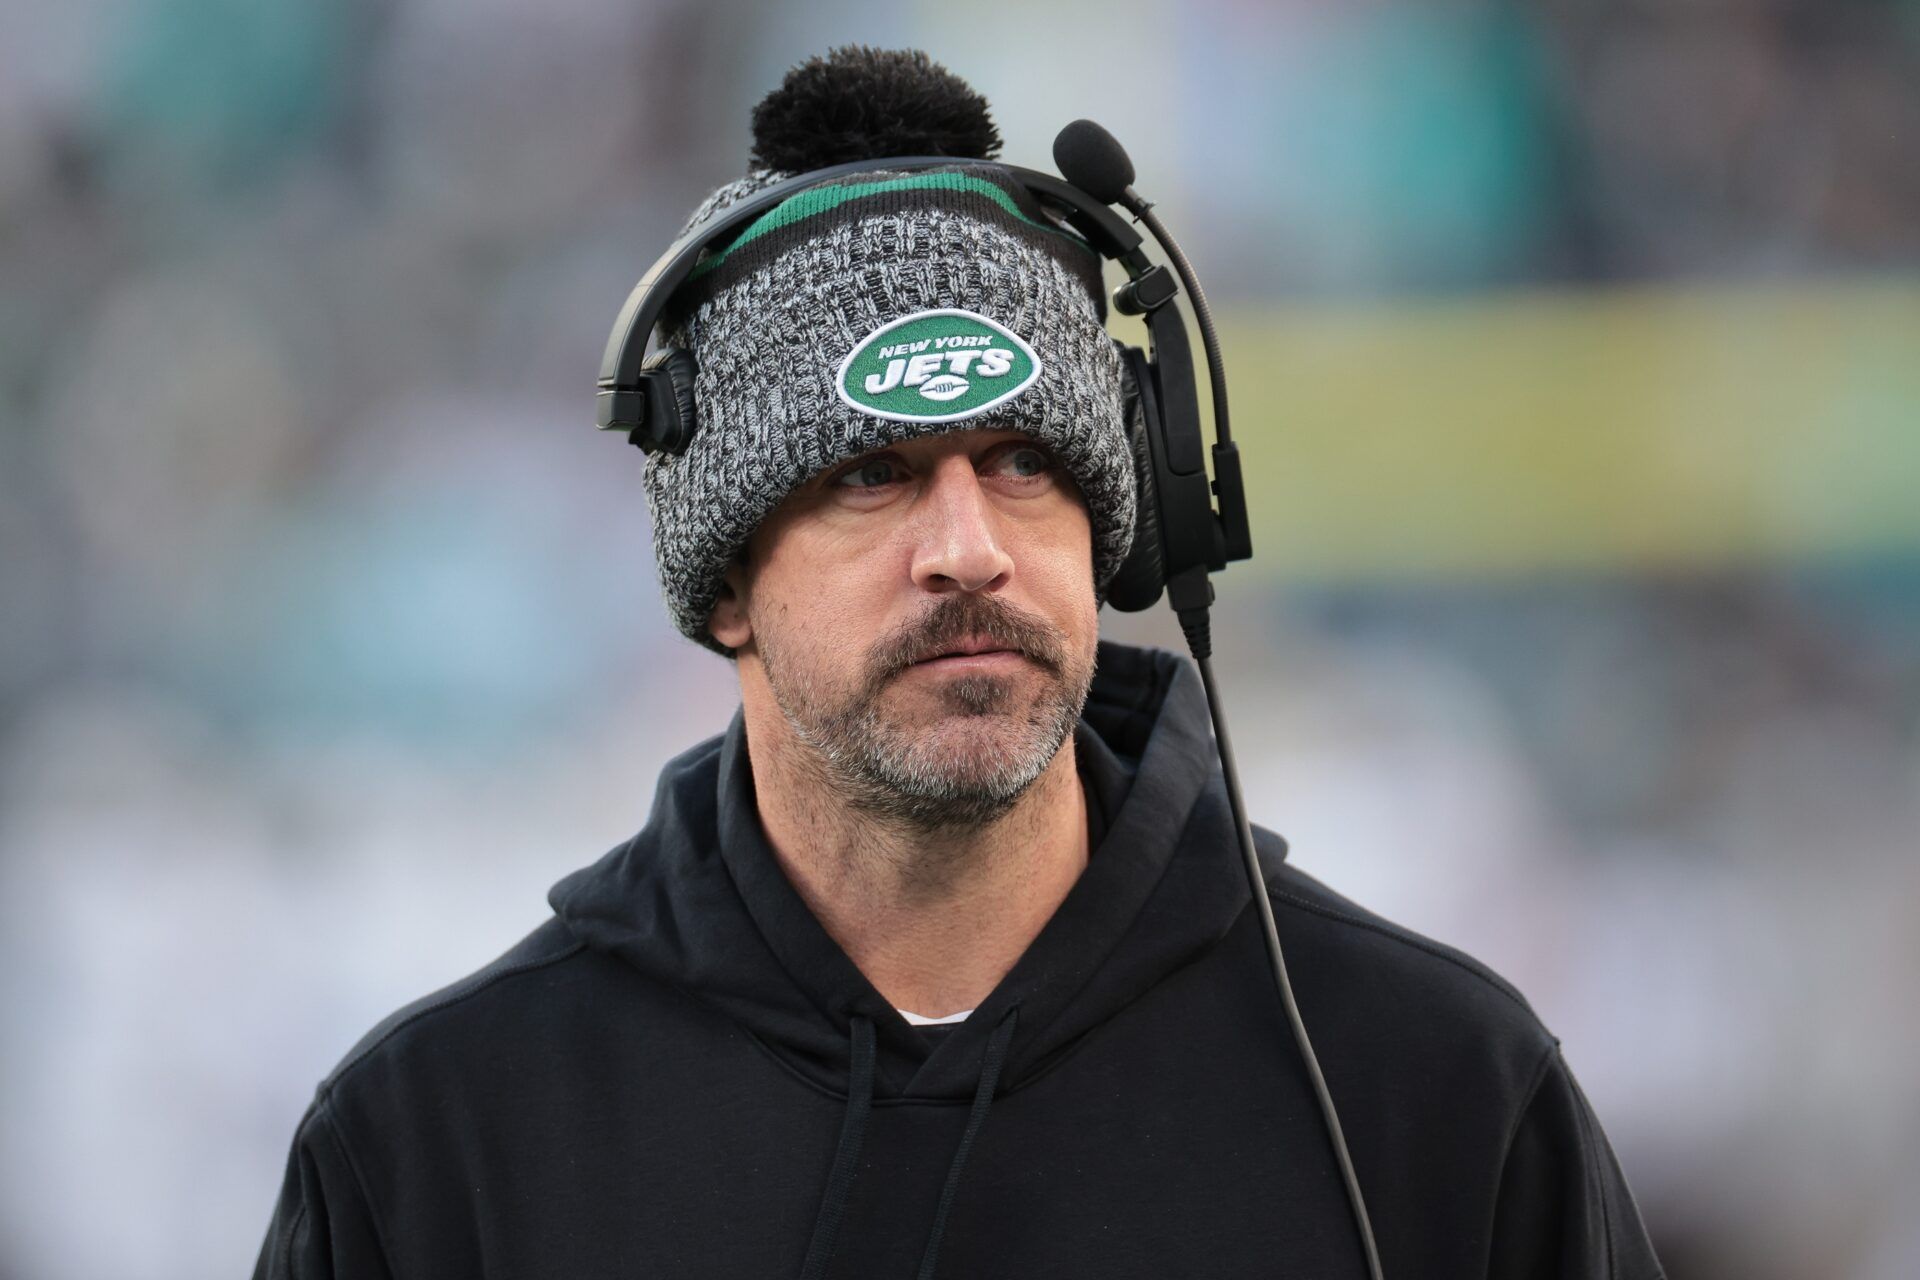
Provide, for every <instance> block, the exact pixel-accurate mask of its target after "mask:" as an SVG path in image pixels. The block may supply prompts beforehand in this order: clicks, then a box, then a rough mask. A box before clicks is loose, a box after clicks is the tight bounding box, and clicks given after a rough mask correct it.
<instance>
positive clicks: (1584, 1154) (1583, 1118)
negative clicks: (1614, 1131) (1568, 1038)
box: [1554, 1045, 1620, 1280]
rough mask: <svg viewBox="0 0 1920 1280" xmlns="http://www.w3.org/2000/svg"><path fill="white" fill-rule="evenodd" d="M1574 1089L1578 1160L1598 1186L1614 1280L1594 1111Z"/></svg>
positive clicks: (1609, 1278) (1609, 1207)
mask: <svg viewBox="0 0 1920 1280" xmlns="http://www.w3.org/2000/svg"><path fill="white" fill-rule="evenodd" d="M1559 1051H1560V1046H1559V1045H1555V1046H1554V1052H1555V1053H1556V1054H1557V1053H1558V1052H1559ZM1563 1065H1564V1064H1563ZM1567 1076H1568V1079H1569V1080H1572V1077H1573V1072H1572V1071H1571V1070H1570V1069H1569V1070H1568V1072H1567ZM1573 1091H1574V1095H1575V1099H1576V1102H1577V1104H1578V1105H1577V1106H1576V1107H1575V1111H1576V1113H1577V1114H1578V1115H1579V1117H1580V1146H1581V1148H1582V1150H1581V1153H1580V1162H1581V1163H1582V1164H1583V1165H1585V1166H1586V1169H1585V1173H1586V1175H1587V1177H1589V1178H1591V1179H1592V1180H1593V1185H1594V1186H1595V1187H1597V1188H1600V1237H1601V1239H1603V1240H1605V1241H1606V1242H1607V1280H1614V1277H1615V1276H1617V1275H1619V1274H1620V1272H1619V1268H1618V1264H1617V1261H1616V1251H1615V1249H1614V1245H1613V1206H1612V1205H1610V1204H1608V1203H1607V1193H1606V1190H1605V1187H1606V1174H1605V1172H1604V1171H1603V1170H1602V1169H1601V1168H1600V1161H1601V1155H1600V1150H1599V1143H1597V1142H1596V1141H1595V1140H1594V1132H1593V1123H1594V1117H1593V1110H1592V1108H1591V1107H1590V1106H1589V1105H1588V1104H1587V1099H1586V1095H1585V1094H1584V1093H1582V1092H1581V1090H1580V1086H1579V1084H1578V1083H1577V1082H1575V1083H1574V1084H1573Z"/></svg>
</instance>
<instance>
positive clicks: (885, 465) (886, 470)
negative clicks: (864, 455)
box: [833, 458, 900, 489]
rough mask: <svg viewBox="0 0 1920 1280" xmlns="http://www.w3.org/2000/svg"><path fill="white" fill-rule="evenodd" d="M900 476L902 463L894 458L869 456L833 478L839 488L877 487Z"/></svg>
mask: <svg viewBox="0 0 1920 1280" xmlns="http://www.w3.org/2000/svg"><path fill="white" fill-rule="evenodd" d="M899 478H900V463H899V461H898V460H896V459H894V458H868V459H866V460H865V461H863V462H857V463H855V464H854V465H853V466H851V467H848V468H847V469H846V470H845V471H842V472H841V473H840V474H839V475H837V476H835V477H834V478H833V484H834V487H835V488H839V489H877V488H879V487H880V486H881V485H886V484H892V483H893V482H894V481H895V480H898V479H899Z"/></svg>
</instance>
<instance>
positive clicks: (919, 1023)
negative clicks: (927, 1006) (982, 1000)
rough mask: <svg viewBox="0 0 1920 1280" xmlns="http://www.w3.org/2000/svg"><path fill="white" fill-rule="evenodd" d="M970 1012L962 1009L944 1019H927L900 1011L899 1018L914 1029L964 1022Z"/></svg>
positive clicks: (923, 1016) (921, 1015) (904, 1010)
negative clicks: (944, 1023) (903, 1019)
mask: <svg viewBox="0 0 1920 1280" xmlns="http://www.w3.org/2000/svg"><path fill="white" fill-rule="evenodd" d="M972 1012H973V1010H971V1009H962V1010H961V1011H960V1012H958V1013H950V1014H948V1015H947V1016H946V1017H944V1018H929V1017H928V1016H927V1015H926V1014H924V1013H912V1012H910V1011H908V1010H906V1009H902V1010H901V1011H900V1016H901V1017H903V1018H905V1019H906V1020H907V1021H908V1022H911V1023H912V1024H913V1025H914V1026H916V1027H937V1026H939V1025H940V1024H941V1023H943V1022H965V1021H966V1019H967V1015H968V1014H970V1013H972Z"/></svg>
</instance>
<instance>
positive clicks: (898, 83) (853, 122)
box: [749, 45, 1000, 173]
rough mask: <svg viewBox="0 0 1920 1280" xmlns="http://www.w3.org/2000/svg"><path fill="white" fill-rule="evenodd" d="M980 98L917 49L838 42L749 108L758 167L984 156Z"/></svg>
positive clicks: (992, 134) (988, 137)
mask: <svg viewBox="0 0 1920 1280" xmlns="http://www.w3.org/2000/svg"><path fill="white" fill-rule="evenodd" d="M999 151H1000V131H999V130H998V129H996V128H994V126H993V118H992V117H991V116H990V115H988V113H987V100H986V99H985V98H983V97H981V96H980V95H979V94H978V93H975V92H974V91H973V88H972V87H971V86H970V85H968V84H967V82H966V81H965V80H962V79H961V78H960V77H959V76H956V75H954V74H953V72H951V71H949V70H947V69H946V68H945V67H943V66H941V65H940V64H939V63H937V62H935V61H934V60H933V59H931V58H929V57H928V56H927V55H926V54H925V53H922V52H921V51H920V50H918V49H871V48H868V47H867V46H866V45H844V46H842V47H841V48H838V49H830V50H828V51H827V56H826V57H824V58H810V59H808V60H807V61H806V62H803V63H801V64H800V65H799V66H797V67H795V68H794V69H793V70H791V71H789V72H788V73H787V78H786V79H785V80H783V81H781V83H780V87H779V88H778V89H775V90H774V91H773V92H772V93H769V94H768V95H767V96H766V97H765V98H763V99H761V101H760V105H759V106H757V107H755V108H754V109H753V151H752V153H751V155H750V157H749V159H750V160H751V161H752V163H753V165H754V166H755V167H756V168H763V169H780V170H784V171H786V172H789V173H804V172H806V171H808V170H810V169H824V168H826V167H827V166H828V165H834V164H842V163H845V162H846V161H849V160H875V159H879V158H881V157H883V156H954V157H958V158H965V159H973V160H991V159H993V157H994V156H995V155H997V154H999Z"/></svg>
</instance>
